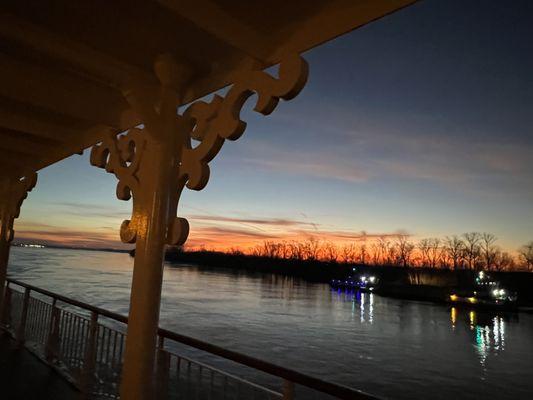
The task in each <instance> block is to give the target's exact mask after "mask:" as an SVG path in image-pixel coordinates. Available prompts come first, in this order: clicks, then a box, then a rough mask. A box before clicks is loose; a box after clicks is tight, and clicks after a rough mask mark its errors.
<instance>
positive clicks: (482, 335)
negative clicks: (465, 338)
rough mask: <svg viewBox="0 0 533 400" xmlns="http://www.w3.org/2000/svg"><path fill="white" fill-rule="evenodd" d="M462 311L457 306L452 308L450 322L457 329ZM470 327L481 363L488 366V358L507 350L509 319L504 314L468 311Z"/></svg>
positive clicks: (467, 319)
mask: <svg viewBox="0 0 533 400" xmlns="http://www.w3.org/2000/svg"><path fill="white" fill-rule="evenodd" d="M459 313H460V311H459V310H458V309H457V308H456V307H452V308H451V309H450V322H451V326H452V330H453V331H455V330H456V327H457V321H458V319H459ZM466 313H467V315H468V317H467V318H465V320H466V322H467V323H468V329H469V331H470V332H471V338H472V342H473V344H474V347H475V350H476V354H477V356H478V359H479V363H480V364H481V366H482V367H483V368H485V367H486V364H487V358H488V357H489V356H491V355H498V354H499V353H501V352H503V351H504V350H505V332H506V324H507V321H506V319H505V316H504V315H500V314H494V313H490V312H479V311H475V310H469V311H466Z"/></svg>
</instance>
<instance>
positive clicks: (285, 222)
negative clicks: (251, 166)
mask: <svg viewBox="0 0 533 400" xmlns="http://www.w3.org/2000/svg"><path fill="white" fill-rule="evenodd" d="M187 218H188V219H191V220H198V221H213V222H234V223H239V224H240V223H245V224H254V225H269V226H301V225H304V226H315V224H314V223H312V222H306V221H299V220H294V219H286V218H239V217H223V216H220V215H200V214H195V215H189V216H188V217H187Z"/></svg>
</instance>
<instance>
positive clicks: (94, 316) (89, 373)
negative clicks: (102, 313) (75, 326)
mask: <svg viewBox="0 0 533 400" xmlns="http://www.w3.org/2000/svg"><path fill="white" fill-rule="evenodd" d="M97 335H98V313H97V312H95V311H91V322H90V324H89V332H88V334H87V342H86V344H85V355H84V359H83V369H82V371H81V378H80V382H79V384H80V389H81V392H82V394H83V397H85V398H87V397H88V396H89V394H90V391H91V387H92V385H93V381H94V371H95V368H96V349H97V344H98V343H97ZM102 345H103V344H102Z"/></svg>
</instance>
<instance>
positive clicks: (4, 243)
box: [0, 173, 37, 315]
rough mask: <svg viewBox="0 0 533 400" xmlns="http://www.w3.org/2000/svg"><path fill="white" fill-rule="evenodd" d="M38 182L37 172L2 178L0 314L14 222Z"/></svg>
mask: <svg viewBox="0 0 533 400" xmlns="http://www.w3.org/2000/svg"><path fill="white" fill-rule="evenodd" d="M36 183H37V174H36V173H32V174H28V175H27V176H25V177H21V178H19V177H4V178H0V315H1V314H2V310H3V305H2V303H3V301H4V289H5V286H6V277H7V265H8V262H9V250H10V248H11V241H12V240H13V235H14V233H13V222H14V220H15V218H17V217H18V216H19V214H20V207H21V205H22V202H23V201H24V199H25V198H26V197H27V196H28V192H30V191H31V190H32V189H33V188H34V187H35V184H36Z"/></svg>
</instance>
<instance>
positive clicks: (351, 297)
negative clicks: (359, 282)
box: [332, 288, 375, 324]
mask: <svg viewBox="0 0 533 400" xmlns="http://www.w3.org/2000/svg"><path fill="white" fill-rule="evenodd" d="M332 294H333V295H334V297H336V299H337V300H338V301H341V302H346V301H350V302H351V303H352V316H355V315H356V313H357V311H359V319H360V321H361V323H369V324H372V323H373V322H374V296H375V295H374V293H365V292H362V291H360V290H355V289H341V288H337V289H333V290H332Z"/></svg>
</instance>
